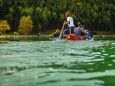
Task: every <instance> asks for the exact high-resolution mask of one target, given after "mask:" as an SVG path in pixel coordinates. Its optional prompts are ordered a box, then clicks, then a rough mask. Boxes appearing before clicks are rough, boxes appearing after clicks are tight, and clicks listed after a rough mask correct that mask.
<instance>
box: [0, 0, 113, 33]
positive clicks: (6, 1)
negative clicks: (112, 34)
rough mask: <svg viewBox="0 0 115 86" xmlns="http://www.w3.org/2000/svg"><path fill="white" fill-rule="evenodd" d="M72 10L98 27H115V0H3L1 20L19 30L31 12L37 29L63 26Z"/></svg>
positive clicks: (37, 30) (95, 29)
mask: <svg viewBox="0 0 115 86" xmlns="http://www.w3.org/2000/svg"><path fill="white" fill-rule="evenodd" d="M67 11H69V12H70V13H71V14H72V17H73V18H74V22H75V24H76V22H77V21H81V22H83V24H84V25H85V26H86V27H88V28H91V29H93V30H94V31H115V0H0V20H7V21H8V23H9V25H10V27H11V30H10V32H16V31H18V28H19V25H20V20H21V18H22V17H23V16H31V18H32V22H33V30H32V31H33V33H39V32H43V31H45V32H47V31H50V30H53V29H57V28H61V27H62V24H63V22H64V21H65V20H66V19H65V13H66V12H67Z"/></svg>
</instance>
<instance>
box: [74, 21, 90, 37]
mask: <svg viewBox="0 0 115 86" xmlns="http://www.w3.org/2000/svg"><path fill="white" fill-rule="evenodd" d="M74 32H75V35H76V36H85V37H86V39H91V38H92V35H91V34H90V33H89V31H88V30H85V29H84V27H83V25H81V22H78V27H75V28H74Z"/></svg>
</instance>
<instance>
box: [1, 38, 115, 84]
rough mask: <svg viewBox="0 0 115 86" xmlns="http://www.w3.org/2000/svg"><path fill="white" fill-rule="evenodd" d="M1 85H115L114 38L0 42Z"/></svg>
mask: <svg viewBox="0 0 115 86" xmlns="http://www.w3.org/2000/svg"><path fill="white" fill-rule="evenodd" d="M0 86H115V41H114V40H94V41H4V42H0Z"/></svg>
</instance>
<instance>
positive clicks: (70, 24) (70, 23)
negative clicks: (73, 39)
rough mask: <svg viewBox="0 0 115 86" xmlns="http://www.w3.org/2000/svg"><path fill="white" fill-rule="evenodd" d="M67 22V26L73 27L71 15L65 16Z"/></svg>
mask: <svg viewBox="0 0 115 86" xmlns="http://www.w3.org/2000/svg"><path fill="white" fill-rule="evenodd" d="M67 22H69V24H68V26H69V27H74V22H73V18H72V17H67Z"/></svg>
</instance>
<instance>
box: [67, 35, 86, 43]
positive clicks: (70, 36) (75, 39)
mask: <svg viewBox="0 0 115 86" xmlns="http://www.w3.org/2000/svg"><path fill="white" fill-rule="evenodd" d="M66 39H67V40H72V41H77V40H86V38H85V37H84V36H75V35H73V34H69V35H67V36H66Z"/></svg>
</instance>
